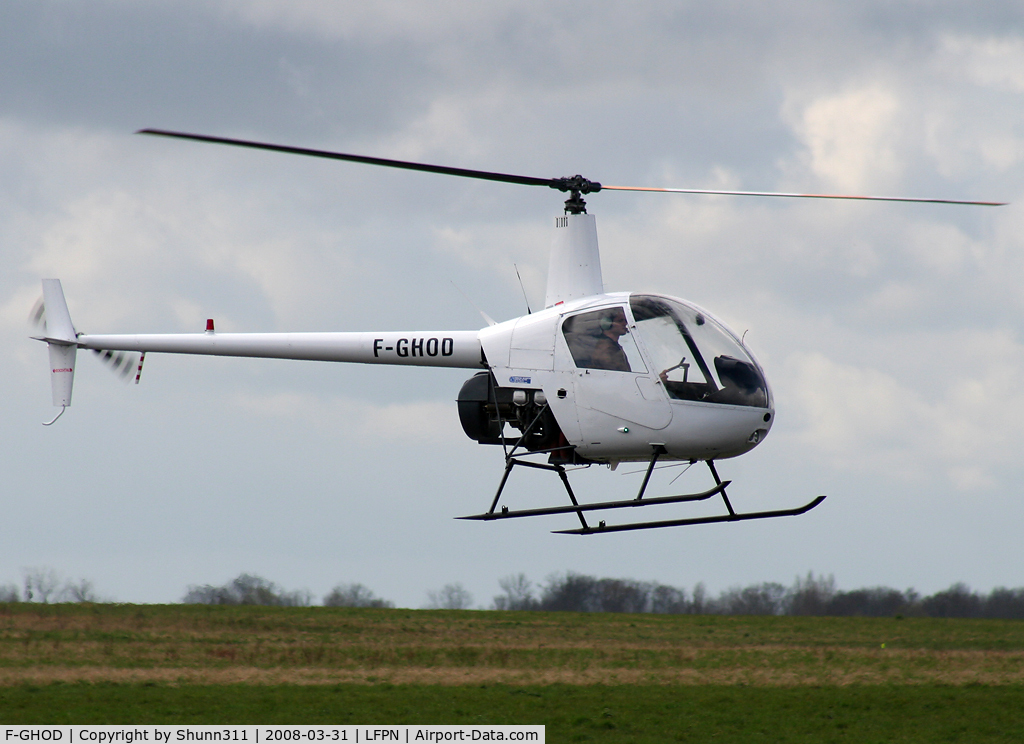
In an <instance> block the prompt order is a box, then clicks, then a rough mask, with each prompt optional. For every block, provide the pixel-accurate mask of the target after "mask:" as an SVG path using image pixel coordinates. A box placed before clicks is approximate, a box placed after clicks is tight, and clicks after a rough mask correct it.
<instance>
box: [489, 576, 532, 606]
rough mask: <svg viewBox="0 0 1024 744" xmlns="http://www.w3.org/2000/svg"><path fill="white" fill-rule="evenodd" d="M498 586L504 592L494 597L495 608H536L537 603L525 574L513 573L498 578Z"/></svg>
mask: <svg viewBox="0 0 1024 744" xmlns="http://www.w3.org/2000/svg"><path fill="white" fill-rule="evenodd" d="M498 586H500V587H501V588H502V590H503V591H504V592H505V593H504V594H503V595H499V596H497V597H495V598H494V609H496V610H536V609H538V607H539V603H538V602H537V600H536V599H534V598H533V589H532V587H531V584H530V580H529V579H527V578H526V574H522V573H521V574H515V575H514V576H506V577H505V578H503V579H498Z"/></svg>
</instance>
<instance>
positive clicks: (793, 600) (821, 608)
mask: <svg viewBox="0 0 1024 744" xmlns="http://www.w3.org/2000/svg"><path fill="white" fill-rule="evenodd" d="M835 596H836V580H835V578H833V577H832V576H831V575H830V576H829V577H828V578H827V579H826V578H825V577H824V576H819V577H818V578H814V573H813V572H810V571H808V572H807V578H806V579H801V578H800V577H799V576H797V578H796V581H795V582H794V584H793V586H792V588H791V589H790V590H789V593H788V595H787V597H786V614H788V615H817V616H821V615H826V614H828V606H829V603H830V602H831V601H832V598H833V597H835Z"/></svg>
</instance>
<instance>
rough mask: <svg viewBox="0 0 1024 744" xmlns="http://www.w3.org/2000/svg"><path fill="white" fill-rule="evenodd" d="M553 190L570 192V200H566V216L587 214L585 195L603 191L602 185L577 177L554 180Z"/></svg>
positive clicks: (552, 182) (552, 183) (552, 181)
mask: <svg viewBox="0 0 1024 744" xmlns="http://www.w3.org/2000/svg"><path fill="white" fill-rule="evenodd" d="M551 188H553V189H558V190H559V191H568V192H569V198H568V199H566V200H565V213H566V214H586V213H587V203H586V202H585V201H584V200H583V195H584V194H595V193H597V192H598V191H600V190H601V184H600V183H598V182H597V181H591V180H590V179H589V178H584V177H583V176H581V175H575V176H564V177H562V178H554V179H552V180H551Z"/></svg>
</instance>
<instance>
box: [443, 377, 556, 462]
mask: <svg viewBox="0 0 1024 744" xmlns="http://www.w3.org/2000/svg"><path fill="white" fill-rule="evenodd" d="M458 404H459V420H460V421H461V422H462V430H463V431H465V432H466V436H468V437H469V438H470V439H475V440H476V441H477V442H479V443H480V444H502V442H504V443H506V444H514V443H515V442H516V441H517V440H518V439H519V438H520V437H522V435H523V434H525V435H526V437H525V439H524V440H523V443H522V446H523V447H525V448H526V449H528V450H529V451H531V452H536V451H537V450H547V449H554V448H555V447H558V446H559V445H564V444H565V437H564V436H563V435H562V430H561V429H560V428H559V426H558V422H557V421H556V420H555V417H554V415H553V414H552V413H551V409H550V408H548V405H547V398H546V397H545V395H544V391H543V390H524V389H517V388H503V387H498V384H497V382H496V381H495V379H494V375H493V374H491V372H489V371H487V372H477V373H476V374H475V375H473V376H472V377H470V378H469V379H468V380H466V382H464V383H463V385H462V389H461V390H460V391H459V398H458ZM505 424H509V425H510V426H512V427H513V428H514V429H516V430H518V432H519V433H518V434H514V433H513V434H508V433H506V434H505V436H504V438H502V430H503V427H504V425H505Z"/></svg>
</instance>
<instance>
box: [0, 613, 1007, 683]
mask: <svg viewBox="0 0 1024 744" xmlns="http://www.w3.org/2000/svg"><path fill="white" fill-rule="evenodd" d="M883 644H884V646H883ZM53 682H122V683H143V682H156V683H160V684H172V685H173V684H232V683H248V684H260V685H262V684H282V683H287V684H302V685H323V684H337V683H358V684H379V683H391V684H427V685H470V684H485V683H505V684H517V685H518V684H531V685H533V684H556V683H563V684H574V685H602V684H609V685H611V684H665V685H702V684H734V685H757V686H764V685H770V686H794V685H824V686H841V685H850V684H906V685H916V684H936V683H938V684H948V685H966V684H989V685H991V684H1019V683H1022V682H1024V623H1013V622H1012V621H1006V622H1004V621H933V620H928V619H908V620H906V621H903V620H899V619H894V618H784V617H756V618H749V617H748V618H735V617H701V616H651V615H597V614H594V615H581V614H574V613H503V612H428V611H411V610H336V609H328V608H290V609H289V608H262V607H197V606H183V605H173V606H163V607H158V606H117V605H52V606H39V605H35V606H33V605H0V685H20V684H49V683H53Z"/></svg>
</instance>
